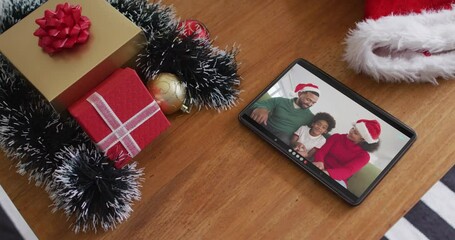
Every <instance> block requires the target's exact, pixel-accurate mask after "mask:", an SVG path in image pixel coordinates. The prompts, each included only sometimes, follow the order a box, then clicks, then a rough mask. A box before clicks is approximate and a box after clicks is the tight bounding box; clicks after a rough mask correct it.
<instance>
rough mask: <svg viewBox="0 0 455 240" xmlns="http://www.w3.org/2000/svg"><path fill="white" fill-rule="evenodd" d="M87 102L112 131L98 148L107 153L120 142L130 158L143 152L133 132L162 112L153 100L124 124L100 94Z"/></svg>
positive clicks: (96, 94)
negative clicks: (132, 134)
mask: <svg viewBox="0 0 455 240" xmlns="http://www.w3.org/2000/svg"><path fill="white" fill-rule="evenodd" d="M87 101H88V102H89V103H90V104H91V105H92V106H93V107H94V108H95V110H96V112H97V113H98V114H99V115H100V116H101V118H102V119H103V121H104V122H105V123H106V124H107V126H108V127H109V128H110V129H111V130H112V132H111V133H110V134H109V135H107V136H106V137H104V138H103V139H102V140H101V141H99V142H98V143H97V145H98V147H99V148H100V149H101V150H102V151H104V152H107V151H108V150H109V149H110V148H112V147H113V146H114V145H115V144H117V143H118V142H120V143H121V144H122V145H123V147H125V149H126V151H128V154H129V155H130V157H134V156H136V155H137V154H138V153H139V152H140V151H141V148H140V147H139V145H138V144H137V142H136V140H134V138H133V137H132V136H131V132H133V131H134V130H135V129H136V128H137V127H139V126H140V125H141V124H143V123H144V122H145V121H147V120H148V119H149V118H151V117H152V116H153V115H155V114H156V113H157V112H158V111H159V110H160V107H159V106H158V104H157V103H156V101H155V100H153V101H152V102H151V103H150V104H148V105H147V106H145V107H144V108H143V109H142V110H141V111H139V112H138V113H136V114H135V115H134V116H132V117H131V118H130V119H128V120H127V121H126V122H124V123H122V121H120V119H119V118H118V116H117V115H116V114H115V113H114V111H113V110H112V108H111V107H110V106H109V104H108V103H107V102H106V100H105V99H104V98H103V96H101V95H100V94H99V93H97V92H94V93H93V94H92V95H90V96H89V97H88V98H87Z"/></svg>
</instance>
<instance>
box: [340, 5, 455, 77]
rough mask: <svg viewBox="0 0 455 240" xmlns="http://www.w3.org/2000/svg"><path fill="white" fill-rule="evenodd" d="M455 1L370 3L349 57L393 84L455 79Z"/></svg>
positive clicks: (352, 63) (349, 38) (349, 46)
mask: <svg viewBox="0 0 455 240" xmlns="http://www.w3.org/2000/svg"><path fill="white" fill-rule="evenodd" d="M454 2H455V0H407V1H406V0H366V2H365V20H364V21H362V22H359V23H357V26H356V28H355V29H353V30H350V31H349V33H348V36H347V38H346V45H347V47H346V52H345V56H344V59H345V60H346V61H347V62H348V64H349V66H350V67H352V68H353V69H354V70H356V71H357V72H363V73H366V74H369V75H371V76H372V77H374V78H375V79H376V80H385V81H389V82H400V81H405V82H431V83H434V84H437V82H436V78H437V77H442V78H446V79H448V78H455V5H452V3H454Z"/></svg>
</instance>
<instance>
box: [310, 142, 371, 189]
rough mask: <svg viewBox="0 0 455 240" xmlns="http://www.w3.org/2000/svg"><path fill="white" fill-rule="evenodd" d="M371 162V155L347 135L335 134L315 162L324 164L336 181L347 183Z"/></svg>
mask: <svg viewBox="0 0 455 240" xmlns="http://www.w3.org/2000/svg"><path fill="white" fill-rule="evenodd" d="M369 160H370V155H369V154H368V152H367V151H365V150H363V149H362V148H361V147H360V146H359V145H357V144H355V143H354V142H353V141H351V140H349V139H348V138H347V134H333V135H332V136H331V137H329V138H328V139H327V142H326V143H325V144H324V146H322V147H321V149H319V150H318V151H317V152H316V154H315V155H314V161H315V162H323V163H324V167H325V170H327V172H328V173H329V175H330V177H332V178H333V179H335V180H343V181H344V182H346V185H347V180H348V178H350V177H351V176H352V175H354V173H356V172H357V171H359V170H360V169H361V168H362V167H363V166H365V165H366V164H367V163H368V161H369Z"/></svg>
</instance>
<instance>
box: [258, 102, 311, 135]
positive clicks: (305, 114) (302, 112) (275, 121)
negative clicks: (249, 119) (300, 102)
mask: <svg viewBox="0 0 455 240" xmlns="http://www.w3.org/2000/svg"><path fill="white" fill-rule="evenodd" d="M296 99H297V98H294V99H288V98H282V97H276V98H270V99H267V100H263V101H259V102H256V103H254V104H253V106H252V108H253V109H254V108H266V109H268V110H269V111H270V113H269V118H268V120H267V126H268V127H270V128H273V129H275V130H277V131H279V132H281V133H284V134H286V135H288V136H289V137H290V136H292V134H293V133H294V132H295V131H296V130H297V129H298V128H299V127H300V126H302V125H308V124H309V123H311V121H312V120H313V117H314V114H313V113H312V112H311V110H310V109H302V108H295V107H294V104H293V102H294V101H295V100H296Z"/></svg>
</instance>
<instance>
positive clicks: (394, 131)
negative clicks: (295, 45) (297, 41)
mask: <svg viewBox="0 0 455 240" xmlns="http://www.w3.org/2000/svg"><path fill="white" fill-rule="evenodd" d="M239 119H240V121H241V122H242V123H244V124H246V125H247V126H248V127H249V128H251V129H252V130H254V131H255V132H256V133H257V134H259V135H260V136H261V137H263V138H264V139H265V140H266V141H268V142H269V143H270V144H272V145H273V146H274V147H276V148H277V149H278V150H280V151H281V152H282V153H283V154H285V155H286V156H287V157H288V158H289V159H291V160H292V161H293V162H295V163H296V164H297V165H298V166H300V167H301V168H303V169H304V170H306V171H307V172H308V173H310V174H311V175H312V176H313V177H315V178H317V179H318V180H320V181H321V182H322V183H323V184H324V185H326V186H327V187H329V188H330V189H331V190H333V191H334V192H335V193H337V194H338V195H339V196H341V197H342V198H343V199H345V200H346V201H348V202H349V203H351V204H354V205H356V204H359V203H360V202H361V201H363V199H364V198H365V197H366V195H368V193H369V192H371V190H372V189H373V188H374V186H376V185H377V183H378V182H379V181H380V180H381V179H382V178H383V177H384V175H385V174H386V173H387V172H388V171H389V170H390V168H391V167H392V166H393V165H394V164H395V163H396V162H397V161H398V159H399V158H400V157H401V156H402V155H403V154H404V152H405V151H406V150H407V149H408V148H409V147H410V145H411V144H412V142H414V140H415V138H416V134H415V132H414V131H413V130H412V129H410V128H409V127H407V126H406V125H405V124H403V123H402V122H400V121H399V120H397V119H396V118H394V117H393V116H391V115H390V114H388V113H387V112H385V111H384V110H382V109H380V108H379V107H377V106H376V105H374V104H373V103H372V102H370V101H368V100H366V99H365V98H363V97H361V96H360V95H358V94H357V93H355V92H354V91H352V90H350V89H349V88H347V87H346V86H345V85H343V84H342V83H340V82H339V81H337V80H335V79H334V78H333V77H331V76H329V75H327V74H326V73H324V72H323V71H321V70H320V69H318V68H317V67H315V66H314V65H312V64H310V63H309V62H307V61H305V60H303V59H298V60H296V61H295V62H293V63H292V64H291V65H290V66H289V67H288V68H287V69H285V71H284V72H283V73H282V74H280V76H278V77H277V79H275V80H274V81H273V82H272V83H271V84H270V85H269V86H268V87H267V88H266V89H265V90H264V91H263V92H262V93H261V94H260V95H259V96H258V97H257V98H255V100H253V102H251V103H250V104H249V105H248V106H247V107H246V108H245V109H244V110H243V111H242V112H241V113H240V115H239Z"/></svg>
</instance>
